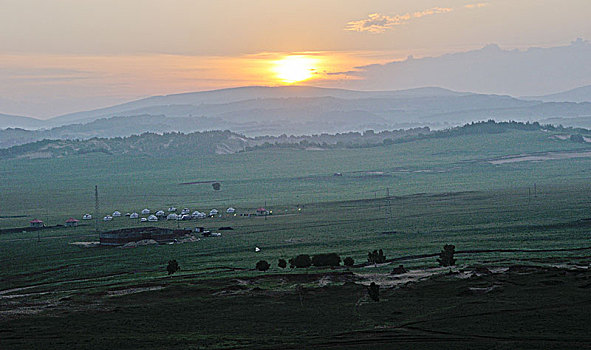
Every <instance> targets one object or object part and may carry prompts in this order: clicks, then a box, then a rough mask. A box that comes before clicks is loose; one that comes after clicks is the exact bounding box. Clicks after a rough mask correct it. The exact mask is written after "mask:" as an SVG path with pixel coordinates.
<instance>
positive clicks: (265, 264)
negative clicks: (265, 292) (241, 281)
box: [256, 260, 271, 271]
mask: <svg viewBox="0 0 591 350" xmlns="http://www.w3.org/2000/svg"><path fill="white" fill-rule="evenodd" d="M269 267H271V265H269V263H268V262H267V261H265V260H261V261H259V262H257V265H256V269H257V270H259V271H267V270H268V269H269Z"/></svg>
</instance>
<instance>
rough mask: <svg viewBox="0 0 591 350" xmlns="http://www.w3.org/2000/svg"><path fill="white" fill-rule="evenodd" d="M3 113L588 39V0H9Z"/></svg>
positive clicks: (1, 76) (321, 80)
mask: <svg viewBox="0 0 591 350" xmlns="http://www.w3.org/2000/svg"><path fill="white" fill-rule="evenodd" d="M0 8H1V11H0V48H1V51H0V113H12V114H21V115H29V116H35V117H40V118H47V117H50V116H55V115H58V114H62V113H66V112H73V111H78V110H83V109H91V108H97V107H102V106H107V105H111V104H115V103H119V102H124V101H127V100H131V99H135V98H140V97H145V96H149V95H160V94H170V93H178V92H187V91H200V90H207V89H215V88H224V87H235V86H244V85H272V86H273V85H282V84H295V83H297V84H309V85H315V86H334V87H343V88H347V87H348V85H347V82H349V81H351V80H354V79H359V77H358V76H354V75H350V74H347V72H350V71H352V70H355V69H356V67H359V66H363V65H368V64H374V63H386V62H390V61H395V60H400V59H404V58H405V57H406V56H408V55H411V54H412V55H414V56H415V57H422V56H433V55H440V54H443V53H448V52H457V51H465V50H469V49H475V48H480V47H482V46H485V45H486V44H489V43H496V44H499V45H500V46H501V47H503V48H525V47H530V46H540V47H548V46H555V45H564V44H568V43H569V42H570V41H572V40H574V39H576V38H577V37H581V38H584V39H591V25H590V24H589V23H590V21H589V17H590V15H591V1H589V0H489V1H484V0H482V1H465V0H412V1H409V0H407V1H401V0H364V1H360V0H298V1H293V0H289V1H284V0H248V1H247V0H211V1H209V0H51V1H49V0H0Z"/></svg>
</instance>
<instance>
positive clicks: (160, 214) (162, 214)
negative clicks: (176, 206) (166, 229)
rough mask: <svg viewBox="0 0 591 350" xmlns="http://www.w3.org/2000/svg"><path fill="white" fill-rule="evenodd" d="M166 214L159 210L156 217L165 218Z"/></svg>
mask: <svg viewBox="0 0 591 350" xmlns="http://www.w3.org/2000/svg"><path fill="white" fill-rule="evenodd" d="M165 215H166V214H164V210H158V211H157V212H156V216H158V217H160V216H165Z"/></svg>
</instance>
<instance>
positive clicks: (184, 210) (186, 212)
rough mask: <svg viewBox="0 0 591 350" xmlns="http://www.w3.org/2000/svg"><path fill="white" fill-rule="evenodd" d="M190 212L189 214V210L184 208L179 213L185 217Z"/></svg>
mask: <svg viewBox="0 0 591 350" xmlns="http://www.w3.org/2000/svg"><path fill="white" fill-rule="evenodd" d="M190 212H191V211H190V210H189V208H184V209H183V210H182V211H181V215H186V214H189V213H190Z"/></svg>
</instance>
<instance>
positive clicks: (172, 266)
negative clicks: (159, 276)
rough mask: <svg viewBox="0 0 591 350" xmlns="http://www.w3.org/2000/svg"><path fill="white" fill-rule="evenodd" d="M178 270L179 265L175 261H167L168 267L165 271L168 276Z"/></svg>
mask: <svg viewBox="0 0 591 350" xmlns="http://www.w3.org/2000/svg"><path fill="white" fill-rule="evenodd" d="M180 269H181V267H180V266H179V263H178V262H177V261H176V260H168V266H167V267H166V271H168V274H169V275H172V274H173V273H175V272H177V271H178V270H180Z"/></svg>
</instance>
